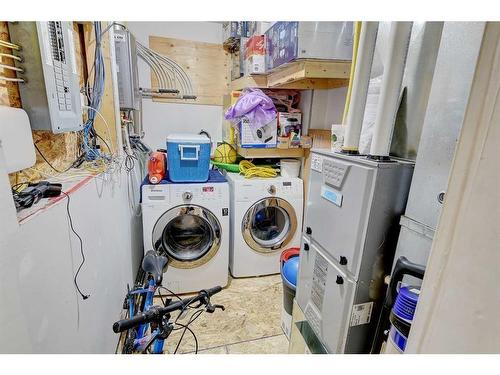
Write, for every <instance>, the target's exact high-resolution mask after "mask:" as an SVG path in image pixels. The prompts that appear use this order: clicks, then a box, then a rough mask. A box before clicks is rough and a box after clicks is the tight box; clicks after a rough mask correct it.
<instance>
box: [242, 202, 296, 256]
mask: <svg viewBox="0 0 500 375" xmlns="http://www.w3.org/2000/svg"><path fill="white" fill-rule="evenodd" d="M296 230H297V216H296V214H295V210H294V209H293V207H292V205H291V204H290V203H288V202H287V201H286V200H284V199H281V198H264V199H262V200H260V201H258V202H256V203H255V204H254V205H252V206H251V207H250V208H249V209H248V211H247V212H246V213H245V215H244V217H243V222H242V227H241V231H242V234H243V238H244V239H245V242H246V243H247V244H248V246H250V247H251V248H252V249H254V250H255V251H258V252H261V253H270V252H275V251H278V250H281V249H283V248H284V247H285V246H286V245H288V243H289V242H290V241H291V240H292V238H293V235H294V233H295V231H296Z"/></svg>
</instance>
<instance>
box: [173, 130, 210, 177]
mask: <svg viewBox="0 0 500 375" xmlns="http://www.w3.org/2000/svg"><path fill="white" fill-rule="evenodd" d="M210 147H211V143H210V139H209V138H208V137H206V136H205V135H198V134H181V133H179V134H171V135H169V136H168V137H167V164H168V176H169V179H170V180H171V181H172V182H205V181H207V180H208V173H209V170H210Z"/></svg>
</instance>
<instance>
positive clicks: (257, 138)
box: [239, 118, 278, 148]
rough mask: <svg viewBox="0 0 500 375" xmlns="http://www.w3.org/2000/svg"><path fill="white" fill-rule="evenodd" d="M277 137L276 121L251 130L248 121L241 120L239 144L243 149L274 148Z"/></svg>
mask: <svg viewBox="0 0 500 375" xmlns="http://www.w3.org/2000/svg"><path fill="white" fill-rule="evenodd" d="M277 137H278V121H277V119H274V120H273V121H271V122H270V123H268V124H266V125H264V126H262V127H260V128H258V129H253V128H251V127H250V124H249V121H248V119H246V118H243V119H242V120H241V121H240V126H239V142H240V147H243V148H275V147H276V145H277Z"/></svg>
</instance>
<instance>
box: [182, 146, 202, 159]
mask: <svg viewBox="0 0 500 375" xmlns="http://www.w3.org/2000/svg"><path fill="white" fill-rule="evenodd" d="M185 149H195V150H196V156H186V155H184V150H185ZM179 151H180V152H181V160H198V158H199V156H200V145H179Z"/></svg>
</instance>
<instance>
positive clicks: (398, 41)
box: [370, 22, 413, 160]
mask: <svg viewBox="0 0 500 375" xmlns="http://www.w3.org/2000/svg"><path fill="white" fill-rule="evenodd" d="M412 26H413V22H393V23H392V25H391V32H390V34H389V50H388V51H387V56H386V57H385V66H384V76H383V78H382V87H381V89H380V99H379V103H378V108H377V117H376V118H375V125H374V128H373V139H372V144H371V147H370V158H373V159H379V160H383V159H388V158H389V150H390V146H391V140H392V133H393V131H394V122H395V119H396V112H397V110H398V106H399V100H400V95H401V83H402V82H403V74H404V70H405V65H406V56H407V54H408V44H409V42H410V35H411V29H412Z"/></svg>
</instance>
